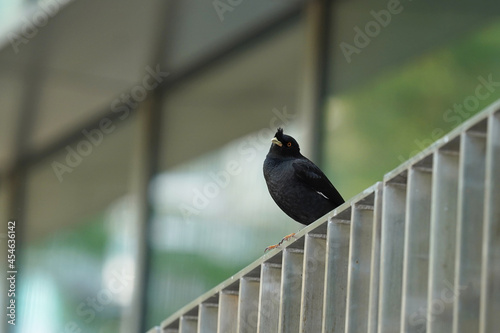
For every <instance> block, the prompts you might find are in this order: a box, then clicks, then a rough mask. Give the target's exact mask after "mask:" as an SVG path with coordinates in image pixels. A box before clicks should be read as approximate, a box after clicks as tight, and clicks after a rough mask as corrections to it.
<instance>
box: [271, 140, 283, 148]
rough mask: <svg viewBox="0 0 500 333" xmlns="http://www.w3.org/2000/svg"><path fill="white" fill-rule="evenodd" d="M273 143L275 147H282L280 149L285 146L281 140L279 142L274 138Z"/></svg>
mask: <svg viewBox="0 0 500 333" xmlns="http://www.w3.org/2000/svg"><path fill="white" fill-rule="evenodd" d="M271 142H272V143H274V144H275V145H278V146H280V147H281V146H283V144H282V143H281V141H280V140H278V139H276V138H273V139H272V140H271Z"/></svg>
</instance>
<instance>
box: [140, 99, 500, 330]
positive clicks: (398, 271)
mask: <svg viewBox="0 0 500 333" xmlns="http://www.w3.org/2000/svg"><path fill="white" fill-rule="evenodd" d="M296 236H297V239H296V240H295V241H293V242H290V243H288V244H286V247H283V248H282V249H276V250H273V251H271V252H270V253H267V254H266V255H264V256H263V257H262V258H260V259H259V260H257V261H255V262H254V263H252V264H251V265H249V266H248V267H246V268H245V269H243V270H242V271H241V272H239V273H238V274H236V275H235V276H232V277H231V278H230V279H228V280H226V281H225V282H223V283H221V284H220V285H219V286H217V287H216V288H214V289H213V290H211V291H209V292H208V293H206V294H205V295H203V296H201V297H199V298H198V299H197V300H195V301H193V302H192V303H190V304H188V305H187V306H185V307H184V308H182V309H180V310H179V311H178V312H177V313H175V314H174V315H172V316H171V317H170V318H168V319H166V320H165V321H164V322H163V323H161V325H160V327H155V328H152V329H151V330H150V331H149V332H151V333H153V332H162V333H164V332H165V333H167V332H172V333H173V332H179V333H187V332H199V333H209V332H219V333H228V332H245V333H246V332H259V333H264V332H269V333H276V332H311V333H318V332H356V333H357V332H380V333H388V332H435V333H443V332H454V333H458V332H464V333H474V332H480V333H486V332H500V102H497V103H495V104H494V105H492V106H490V107H489V108H488V109H486V110H484V111H483V112H481V113H480V114H478V115H476V116H475V117H474V118H473V119H470V120H468V121H467V122H465V123H464V124H463V125H462V126H460V127H459V128H457V129H455V130H454V131H452V132H451V133H450V134H448V135H447V136H445V137H443V138H442V139H441V140H439V141H437V142H435V143H434V144H433V145H432V146H431V147H429V148H428V149H426V150H425V151H424V152H422V153H421V154H419V155H418V156H415V157H414V158H412V159H410V160H409V161H407V162H406V163H404V164H403V165H401V166H400V167H398V168H397V169H396V170H394V171H392V172H390V173H388V174H386V175H385V177H384V179H383V182H379V183H377V184H375V185H374V186H372V187H371V188H368V189H367V190H365V191H364V192H363V193H361V194H359V195H358V196H356V197H354V198H353V199H352V200H350V201H349V202H346V203H345V204H344V205H342V206H341V207H339V208H337V209H336V210H334V211H332V212H331V213H329V214H328V215H326V216H324V217H323V218H321V219H319V220H318V221H316V222H315V223H313V224H311V225H310V226H308V227H306V228H304V229H303V230H301V231H300V232H299V233H298V234H297V235H296ZM283 246H285V245H283Z"/></svg>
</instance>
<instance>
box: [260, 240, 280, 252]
mask: <svg viewBox="0 0 500 333" xmlns="http://www.w3.org/2000/svg"><path fill="white" fill-rule="evenodd" d="M280 245H281V242H279V243H278V244H275V245H271V246H268V247H266V248H265V250H264V253H266V252H267V251H271V250H272V249H275V248H277V247H279V246H280Z"/></svg>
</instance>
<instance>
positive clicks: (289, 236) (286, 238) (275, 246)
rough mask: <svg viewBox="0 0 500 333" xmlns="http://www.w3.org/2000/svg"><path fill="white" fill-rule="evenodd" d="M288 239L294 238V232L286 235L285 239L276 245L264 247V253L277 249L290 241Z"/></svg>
mask: <svg viewBox="0 0 500 333" xmlns="http://www.w3.org/2000/svg"><path fill="white" fill-rule="evenodd" d="M290 238H295V232H292V233H291V234H290V235H286V236H285V237H283V239H282V240H281V241H280V242H279V243H278V244H276V245H271V246H268V247H266V249H265V250H264V253H266V252H267V251H270V250H272V249H275V248H277V247H279V246H280V245H281V244H283V242H285V241H288V240H290Z"/></svg>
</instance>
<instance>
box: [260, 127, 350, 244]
mask: <svg viewBox="0 0 500 333" xmlns="http://www.w3.org/2000/svg"><path fill="white" fill-rule="evenodd" d="M271 142H272V144H271V148H270V149H269V153H268V154H267V156H266V160H265V161H264V178H265V179H266V183H267V188H268V189H269V193H270V194H271V197H272V198H273V199H274V201H275V202H276V204H277V205H278V206H279V207H280V208H281V210H283V211H284V212H285V213H286V214H287V215H288V216H290V217H291V218H292V219H294V220H295V221H297V222H299V223H302V224H305V225H308V224H311V223H312V222H314V221H316V220H317V219H319V218H320V217H321V216H323V215H325V214H326V213H328V212H330V211H331V210H333V209H334V208H336V207H338V206H340V205H341V204H343V203H344V199H343V198H342V196H341V195H340V193H339V192H338V191H337V189H336V188H335V187H334V186H333V185H332V183H331V182H330V181H329V180H328V178H327V177H326V176H325V174H324V173H323V172H322V171H321V170H320V168H318V167H317V166H316V165H315V164H314V163H313V162H311V161H310V160H309V159H307V158H306V157H305V156H303V155H302V154H301V153H300V148H299V144H298V143H297V141H295V139H294V138H292V137H291V136H289V135H286V134H283V129H282V128H278V131H277V132H276V134H275V136H274V138H273V139H272V140H271ZM292 236H293V234H292V235H289V236H286V237H285V238H284V239H283V240H287V239H289V238H290V237H292ZM283 240H282V241H281V242H280V243H279V244H277V245H276V246H278V245H280V244H281V243H282V242H283ZM276 246H271V247H269V248H268V249H270V248H274V247H276ZM268 249H266V250H268Z"/></svg>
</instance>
